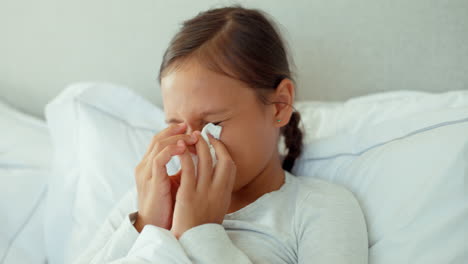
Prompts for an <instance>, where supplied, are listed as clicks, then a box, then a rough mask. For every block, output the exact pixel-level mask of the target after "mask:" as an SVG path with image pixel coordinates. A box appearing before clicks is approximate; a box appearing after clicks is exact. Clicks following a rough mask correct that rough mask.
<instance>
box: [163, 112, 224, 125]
mask: <svg viewBox="0 0 468 264" xmlns="http://www.w3.org/2000/svg"><path fill="white" fill-rule="evenodd" d="M227 111H229V109H227V108H223V109H217V110H207V111H203V112H201V113H200V116H210V115H215V114H222V113H225V112H227ZM165 121H166V123H167V124H169V123H173V122H179V123H182V121H181V120H179V119H177V118H170V119H169V120H165Z"/></svg>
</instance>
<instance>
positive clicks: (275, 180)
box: [228, 155, 285, 213]
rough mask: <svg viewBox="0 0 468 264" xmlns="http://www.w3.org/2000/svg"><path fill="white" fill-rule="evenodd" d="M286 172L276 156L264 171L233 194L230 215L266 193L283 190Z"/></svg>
mask: <svg viewBox="0 0 468 264" xmlns="http://www.w3.org/2000/svg"><path fill="white" fill-rule="evenodd" d="M284 177H285V175H284V171H283V168H282V167H281V160H280V157H279V155H274V157H272V159H270V161H269V162H268V163H267V165H266V166H265V167H264V168H263V169H262V171H261V172H260V173H259V174H258V175H257V176H256V177H254V178H253V180H251V181H250V182H249V183H248V184H246V185H245V186H243V187H242V188H241V189H239V190H237V191H236V192H233V193H232V196H231V205H230V207H229V210H228V213H232V212H235V211H237V210H239V209H241V208H243V207H245V206H247V205H248V204H250V203H252V202H254V201H255V200H257V199H258V198H259V197H260V196H262V195H263V194H265V193H269V192H272V191H275V190H278V189H280V188H281V186H282V185H283V184H284V181H285V179H284Z"/></svg>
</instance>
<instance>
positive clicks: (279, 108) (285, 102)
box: [271, 78, 295, 127]
mask: <svg viewBox="0 0 468 264" xmlns="http://www.w3.org/2000/svg"><path fill="white" fill-rule="evenodd" d="M294 96H295V87H294V83H293V82H292V81H291V80H290V79H288V78H284V79H283V80H282V81H281V82H280V84H278V86H277V87H276V91H275V92H274V94H273V97H272V98H271V102H275V113H274V118H275V119H274V120H273V122H274V123H275V126H276V127H282V126H285V125H286V124H287V123H288V122H289V119H291V115H292V112H293V108H292V107H291V105H292V104H293V102H294ZM278 120H279V121H278Z"/></svg>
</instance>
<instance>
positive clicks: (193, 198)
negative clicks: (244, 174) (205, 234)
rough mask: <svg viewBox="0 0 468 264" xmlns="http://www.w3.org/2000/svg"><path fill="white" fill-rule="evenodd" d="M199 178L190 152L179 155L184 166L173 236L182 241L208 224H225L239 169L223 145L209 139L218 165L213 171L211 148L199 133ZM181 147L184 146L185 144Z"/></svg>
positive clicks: (179, 144)
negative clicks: (196, 228)
mask: <svg viewBox="0 0 468 264" xmlns="http://www.w3.org/2000/svg"><path fill="white" fill-rule="evenodd" d="M193 134H194V135H196V136H197V137H198V142H197V143H196V146H195V147H196V150H197V154H198V166H197V178H196V177H195V168H194V165H193V161H192V158H191V157H190V154H189V153H188V151H184V153H183V154H181V155H179V157H180V161H181V165H182V175H181V185H180V188H179V190H178V192H177V196H176V203H175V208H174V216H173V223H172V228H171V232H172V233H173V234H174V235H175V236H176V237H177V238H179V237H180V236H182V234H183V233H184V232H185V231H187V230H188V229H190V228H192V227H195V226H198V225H202V224H206V223H218V224H222V222H223V220H224V216H225V215H226V213H227V211H228V209H229V205H230V203H231V195H232V190H233V187H234V181H235V176H236V165H235V164H234V161H233V160H232V158H231V156H230V155H229V153H228V151H227V149H226V147H225V146H224V144H223V143H221V141H219V140H217V139H215V138H214V137H212V136H211V135H208V137H209V140H210V142H211V144H212V145H213V147H214V148H215V151H216V157H217V159H218V162H217V164H216V167H215V168H213V165H212V159H211V155H210V150H209V147H208V144H207V143H206V142H205V141H204V140H203V138H202V137H201V135H200V132H199V131H196V132H194V133H193ZM177 145H178V146H184V145H185V143H184V141H182V140H179V141H178V142H177Z"/></svg>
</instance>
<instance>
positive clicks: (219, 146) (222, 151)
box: [208, 134, 232, 160]
mask: <svg viewBox="0 0 468 264" xmlns="http://www.w3.org/2000/svg"><path fill="white" fill-rule="evenodd" d="M208 139H209V140H210V143H211V145H213V148H214V149H215V152H216V153H215V155H216V159H217V160H232V158H231V154H229V152H228V150H227V148H226V146H225V145H224V144H223V143H222V142H221V141H220V140H217V139H216V138H214V137H213V136H212V135H211V134H208Z"/></svg>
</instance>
